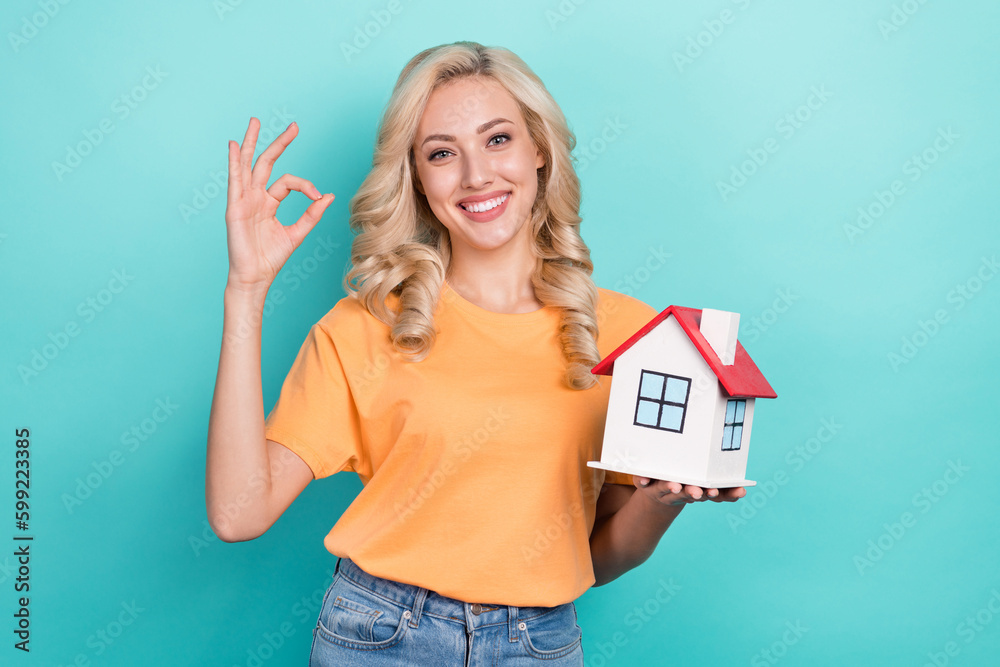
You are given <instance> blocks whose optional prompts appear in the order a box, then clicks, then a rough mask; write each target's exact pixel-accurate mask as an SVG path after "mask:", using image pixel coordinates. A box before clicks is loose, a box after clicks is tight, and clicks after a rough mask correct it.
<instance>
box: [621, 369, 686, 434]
mask: <svg viewBox="0 0 1000 667" xmlns="http://www.w3.org/2000/svg"><path fill="white" fill-rule="evenodd" d="M646 374H649V375H657V376H659V377H662V378H663V387H662V389H661V390H660V398H658V399H656V398H648V397H646V396H643V395H642V385H643V380H644V379H645V376H646ZM669 378H674V379H675V380H683V381H685V382H687V389H686V390H685V392H684V401H683V402H682V403H678V402H676V401H668V400H666V391H667V380H668V379H669ZM691 385H692V381H691V378H689V377H684V376H683V375H674V374H672V373H661V372H660V371H651V370H648V369H645V368H640V369H639V388H638V390H637V391H636V399H635V412H634V413H633V415H632V425H633V426H641V427H643V428H652V429H656V430H657V431H667V432H669V433H683V432H684V422H685V421H686V420H687V409H688V401H689V399H690V398H691ZM642 401H649V402H651V403H656V404H657V406H658V407H657V411H656V424H643V423H642V422H640V421H639V406H640V405H641V403H642ZM665 405H670V406H674V407H678V408H680V409H681V423H680V428H667V427H665V426H660V425H659V424H660V420H661V419H662V418H663V406H665Z"/></svg>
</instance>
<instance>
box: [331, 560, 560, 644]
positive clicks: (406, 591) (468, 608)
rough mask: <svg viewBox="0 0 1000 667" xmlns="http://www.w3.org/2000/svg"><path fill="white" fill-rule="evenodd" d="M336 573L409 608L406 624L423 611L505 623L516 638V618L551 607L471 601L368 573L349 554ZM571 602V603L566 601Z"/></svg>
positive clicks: (473, 623) (477, 622) (469, 621)
mask: <svg viewBox="0 0 1000 667" xmlns="http://www.w3.org/2000/svg"><path fill="white" fill-rule="evenodd" d="M336 574H339V575H340V576H341V577H343V578H345V579H347V580H349V581H351V582H352V583H354V584H355V585H358V586H361V587H363V588H366V589H367V590H368V591H370V592H371V593H374V594H375V595H378V596H379V597H382V598H384V599H386V600H387V601H389V602H392V603H395V604H397V605H399V606H400V607H402V608H404V609H409V610H410V611H411V616H410V625H411V626H412V627H417V626H418V625H419V623H420V617H421V615H422V614H424V613H429V614H434V615H435V616H439V617H442V618H445V619H451V620H454V621H456V622H458V623H462V624H464V625H467V626H468V627H469V629H474V628H476V627H481V626H485V625H497V624H501V623H506V624H507V625H508V626H509V632H510V637H511V639H512V641H513V640H516V638H517V624H518V619H520V620H524V621H527V620H529V619H531V618H534V617H535V616H540V615H542V614H545V613H548V612H550V611H552V610H553V609H555V607H517V606H514V605H506V604H498V603H471V602H464V601H462V600H457V599H455V598H451V597H447V596H445V595H441V594H440V593H438V592H436V591H432V590H430V589H427V588H423V587H422V586H414V585H413V584H406V583H403V582H399V581H393V580H391V579H385V578H382V577H378V576H375V575H373V574H369V573H368V572H365V571H364V570H362V569H361V568H360V567H359V566H358V564H357V563H355V562H354V561H352V560H351V559H350V558H346V557H341V558H339V560H338V561H337V569H336ZM567 604H572V603H567Z"/></svg>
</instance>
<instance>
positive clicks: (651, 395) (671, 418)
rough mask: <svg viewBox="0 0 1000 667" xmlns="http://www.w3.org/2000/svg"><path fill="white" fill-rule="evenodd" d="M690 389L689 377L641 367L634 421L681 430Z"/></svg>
mask: <svg viewBox="0 0 1000 667" xmlns="http://www.w3.org/2000/svg"><path fill="white" fill-rule="evenodd" d="M690 390H691V378H685V377H680V376H679V375H668V374H666V373H656V372H654V371H646V370H644V371H642V373H641V375H640V376H639V397H638V399H636V403H635V421H634V422H633V423H634V424H635V425H636V426H646V427H648V428H656V429H660V430H662V431H674V432H676V433H682V432H683V431H684V413H685V412H687V402H688V394H689V393H690Z"/></svg>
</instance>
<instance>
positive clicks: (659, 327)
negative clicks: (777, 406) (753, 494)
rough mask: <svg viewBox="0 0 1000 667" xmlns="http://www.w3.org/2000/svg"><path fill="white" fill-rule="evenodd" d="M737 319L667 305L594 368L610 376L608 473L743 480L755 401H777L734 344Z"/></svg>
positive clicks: (719, 482)
mask: <svg viewBox="0 0 1000 667" xmlns="http://www.w3.org/2000/svg"><path fill="white" fill-rule="evenodd" d="M739 323H740V315H739V313H730V312H726V311H722V310H712V309H710V308H704V309H702V310H696V309H694V308H684V307H682V306H670V307H669V308H667V309H666V310H664V311H663V312H662V313H660V314H659V315H657V316H656V317H654V318H653V319H652V321H650V322H649V323H648V324H647V325H646V326H644V327H643V328H642V329H640V330H639V331H637V332H636V333H635V334H634V335H633V336H632V337H631V338H629V339H628V340H627V341H625V342H624V343H622V344H621V345H620V346H619V347H618V349H616V350H615V351H614V352H612V353H611V354H609V355H608V356H607V357H605V358H604V359H603V360H602V361H601V362H600V363H599V364H597V366H595V367H594V368H593V370H592V371H591V372H593V373H595V374H597V375H613V377H612V383H611V392H610V398H609V401H608V414H607V422H606V424H605V427H604V445H603V449H602V451H601V460H600V461H588V462H587V465H589V466H591V467H594V468H603V469H605V470H615V471H618V472H623V473H628V474H632V475H639V476H643V477H650V478H652V479H659V480H669V481H673V482H681V483H683V484H696V485H698V486H702V487H706V488H729V487H734V486H753V485H754V484H756V482H754V481H752V480H749V479H746V468H747V454H748V450H749V448H750V429H751V428H752V427H753V413H754V402H755V401H756V399H758V398H777V394H776V393H775V392H774V390H773V389H772V388H771V385H770V384H768V382H767V380H766V379H765V378H764V376H763V375H762V374H761V372H760V370H758V369H757V366H756V365H755V364H754V362H753V360H751V359H750V356H749V355H748V354H747V353H746V350H744V349H743V345H741V344H740V342H739V341H738V340H737V331H738V330H739Z"/></svg>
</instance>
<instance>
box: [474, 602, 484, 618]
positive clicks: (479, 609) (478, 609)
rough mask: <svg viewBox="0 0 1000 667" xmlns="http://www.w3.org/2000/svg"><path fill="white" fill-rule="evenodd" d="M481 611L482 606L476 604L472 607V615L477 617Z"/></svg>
mask: <svg viewBox="0 0 1000 667" xmlns="http://www.w3.org/2000/svg"><path fill="white" fill-rule="evenodd" d="M482 611H483V606H482V605H481V604H479V603H478V602H477V603H476V604H474V605H472V613H473V614H476V615H477V616H478V615H479V614H480V613H482Z"/></svg>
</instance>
